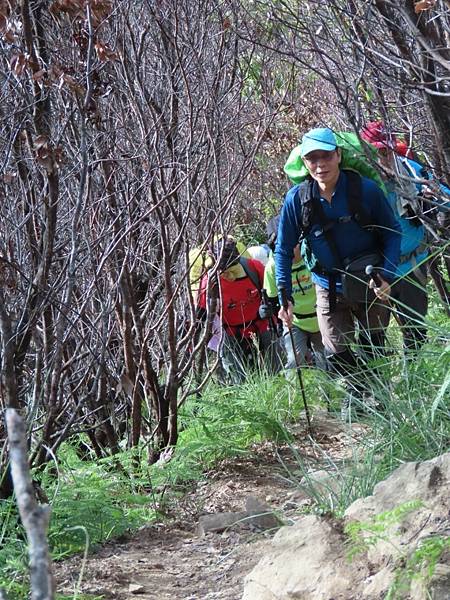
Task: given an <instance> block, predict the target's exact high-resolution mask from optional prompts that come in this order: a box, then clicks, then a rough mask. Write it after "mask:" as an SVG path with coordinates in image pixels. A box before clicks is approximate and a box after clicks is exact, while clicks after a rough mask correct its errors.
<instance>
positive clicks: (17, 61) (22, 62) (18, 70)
mask: <svg viewBox="0 0 450 600" xmlns="http://www.w3.org/2000/svg"><path fill="white" fill-rule="evenodd" d="M9 66H10V68H11V70H12V71H14V73H15V74H16V75H17V76H18V77H20V76H21V75H22V73H23V72H24V71H25V69H26V68H27V66H28V57H27V55H26V54H23V53H22V52H21V53H20V54H14V55H13V57H12V58H11V61H10V63H9Z"/></svg>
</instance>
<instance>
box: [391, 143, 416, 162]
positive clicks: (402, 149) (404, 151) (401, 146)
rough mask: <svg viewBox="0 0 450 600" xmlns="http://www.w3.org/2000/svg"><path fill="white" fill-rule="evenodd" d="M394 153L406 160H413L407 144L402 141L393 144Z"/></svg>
mask: <svg viewBox="0 0 450 600" xmlns="http://www.w3.org/2000/svg"><path fill="white" fill-rule="evenodd" d="M395 151H396V152H397V154H400V155H401V156H406V158H412V159H413V160H414V155H413V151H412V150H411V148H409V147H408V144H407V143H406V142H404V141H403V140H398V141H397V143H396V144H395Z"/></svg>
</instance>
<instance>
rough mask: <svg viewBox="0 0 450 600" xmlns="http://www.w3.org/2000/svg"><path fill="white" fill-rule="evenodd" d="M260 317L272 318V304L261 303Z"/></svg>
mask: <svg viewBox="0 0 450 600" xmlns="http://www.w3.org/2000/svg"><path fill="white" fill-rule="evenodd" d="M258 314H259V318H260V319H270V317H271V316H272V315H273V309H272V305H271V304H261V305H260V307H259V309H258Z"/></svg>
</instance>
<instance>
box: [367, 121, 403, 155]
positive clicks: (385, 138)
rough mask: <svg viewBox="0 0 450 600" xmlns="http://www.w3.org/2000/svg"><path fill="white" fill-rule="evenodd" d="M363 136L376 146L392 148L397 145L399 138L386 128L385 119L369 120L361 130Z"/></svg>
mask: <svg viewBox="0 0 450 600" xmlns="http://www.w3.org/2000/svg"><path fill="white" fill-rule="evenodd" d="M361 137H362V139H363V140H366V142H369V144H372V146H375V148H378V149H381V148H392V149H393V150H394V149H395V146H396V145H397V138H396V137H395V135H394V134H393V133H390V132H388V131H387V130H386V127H385V125H384V123H383V121H369V123H367V124H366V126H365V127H364V129H363V130H362V131H361Z"/></svg>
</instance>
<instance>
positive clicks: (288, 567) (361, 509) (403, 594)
mask: <svg viewBox="0 0 450 600" xmlns="http://www.w3.org/2000/svg"><path fill="white" fill-rule="evenodd" d="M449 482H450V453H448V454H445V455H443V456H440V457H437V458H435V459H433V460H429V461H426V462H423V463H408V464H404V465H402V466H401V467H400V468H399V469H397V470H396V471H395V472H394V473H392V475H391V476H390V477H388V479H386V480H385V481H383V482H381V483H379V484H378V485H377V486H375V489H374V494H373V496H369V497H368V498H364V499H361V500H357V501H356V502H355V503H353V504H352V505H351V506H350V507H349V509H348V510H347V512H346V513H345V519H344V522H334V521H332V520H329V519H324V518H319V517H316V516H312V515H308V516H304V517H302V518H300V519H299V520H298V521H297V522H296V523H295V525H293V526H291V527H283V528H281V529H280V530H279V532H278V533H277V534H276V535H275V537H274V538H273V541H272V544H271V549H270V551H269V553H268V554H267V555H266V556H265V557H263V558H262V559H261V560H260V562H259V563H258V565H257V566H256V567H255V568H254V569H253V571H252V572H251V573H250V574H249V575H248V576H247V578H246V582H245V590H244V595H243V600H294V599H301V600H357V599H358V600H359V599H364V600H380V599H382V598H384V597H385V596H386V594H387V593H388V591H389V589H390V588H393V587H395V589H396V594H397V595H396V596H395V597H396V598H405V599H406V598H408V599H410V600H425V599H428V598H432V599H433V600H449V598H450V593H449V587H448V583H449V580H450V567H449V562H448V559H449V555H450V552H444V553H443V554H442V556H441V557H440V559H439V560H438V563H437V565H436V567H435V569H434V574H433V576H432V578H430V577H428V575H427V569H426V566H427V565H424V567H423V568H422V571H420V568H417V569H418V570H417V574H418V575H419V576H418V577H414V578H411V577H408V576H407V575H406V573H407V571H406V569H405V565H411V564H412V559H413V558H414V557H415V556H416V555H415V554H414V553H415V551H416V550H417V548H418V547H422V548H423V544H424V543H426V542H427V540H428V541H429V540H430V539H432V538H433V536H434V538H435V539H436V538H437V537H441V538H443V537H447V538H448V536H449V533H450V517H449V515H450V511H449V509H450V493H449V492H450V484H449ZM349 524H350V525H352V524H353V529H354V531H359V533H357V534H355V536H354V539H353V540H351V539H350V538H349V536H348V535H347V534H345V533H344V529H343V526H344V525H349ZM358 524H359V525H358ZM352 550H353V551H354V552H353V554H354V556H353V558H352V559H351V560H349V558H348V557H349V553H351V552H352ZM356 550H358V552H356ZM427 588H428V591H427Z"/></svg>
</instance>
